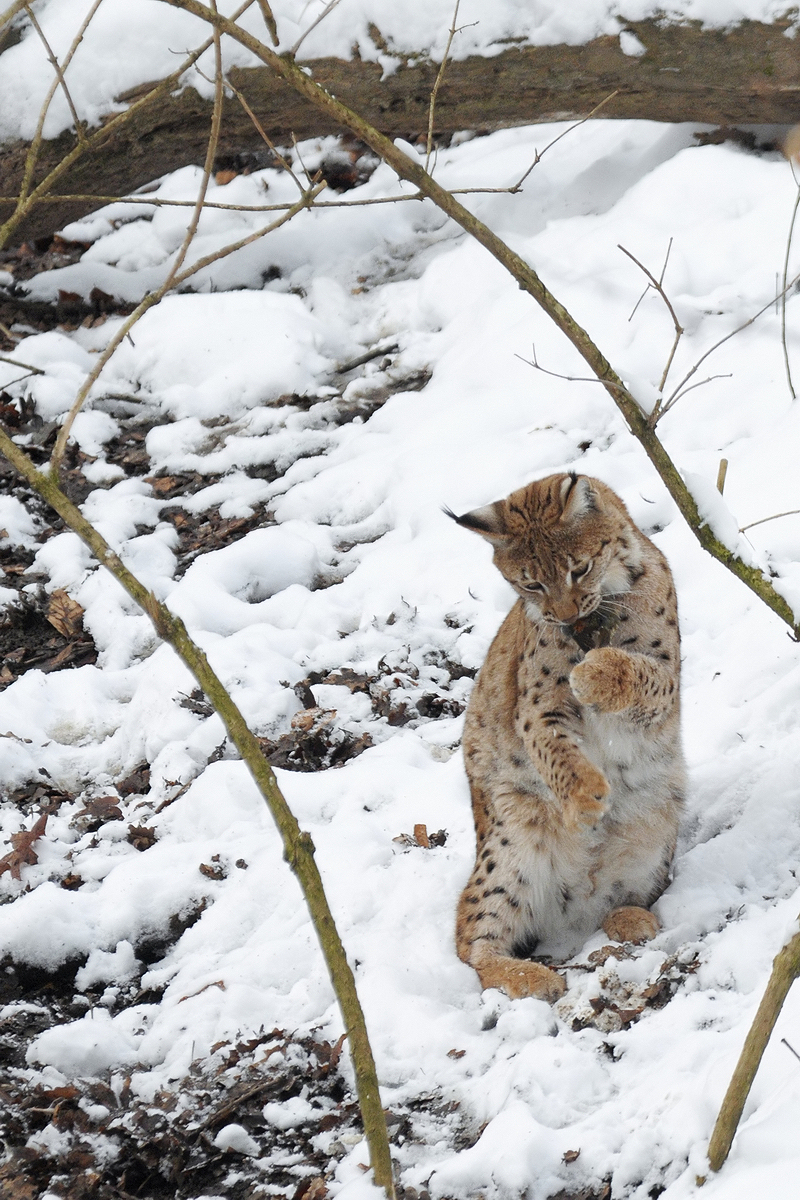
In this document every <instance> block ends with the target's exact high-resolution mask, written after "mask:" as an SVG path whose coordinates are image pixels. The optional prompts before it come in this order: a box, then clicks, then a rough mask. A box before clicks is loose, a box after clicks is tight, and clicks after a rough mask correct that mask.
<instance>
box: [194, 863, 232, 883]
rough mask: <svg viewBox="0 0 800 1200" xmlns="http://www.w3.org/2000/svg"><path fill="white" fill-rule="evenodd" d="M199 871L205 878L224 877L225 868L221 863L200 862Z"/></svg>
mask: <svg viewBox="0 0 800 1200" xmlns="http://www.w3.org/2000/svg"><path fill="white" fill-rule="evenodd" d="M200 872H201V874H203V875H205V877H206V878H207V879H225V878H226V873H225V868H224V867H223V866H222V864H221V863H214V864H213V865H212V864H210V863H200Z"/></svg>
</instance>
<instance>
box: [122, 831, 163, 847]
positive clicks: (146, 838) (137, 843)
mask: <svg viewBox="0 0 800 1200" xmlns="http://www.w3.org/2000/svg"><path fill="white" fill-rule="evenodd" d="M128 841H129V842H130V844H131V845H132V846H133V848H134V850H142V851H144V850H149V849H150V847H151V846H154V845H155V844H156V842H157V841H158V838H157V837H156V831H155V829H148V828H147V826H146V825H129V826H128Z"/></svg>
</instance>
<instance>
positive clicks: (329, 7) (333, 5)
mask: <svg viewBox="0 0 800 1200" xmlns="http://www.w3.org/2000/svg"><path fill="white" fill-rule="evenodd" d="M340 3H341V0H330V3H329V4H327V5H326V6H325V8H324V9H323V10H322V12H321V13H320V14H319V16H318V17H317V19H316V20H315V21H312V22H311V24H310V25H309V27H308V29H306V30H305V31H304V32H303V33H301V34H300V37H299V38H298V39H297V41H296V42H295V44H294V45H293V46H292V48H291V50H290V51H289V57H290V58H294V57H295V56H296V54H297V51H298V50H299V49H300V47H301V46H302V44H303V42H304V41H305V40H306V38H307V37H308V35H309V34H310V33H311V30H312V29H316V28H317V26H318V25H319V24H320V22H321V21H324V20H325V18H326V17H327V15H328V13H330V12H333V10H334V9H335V8H336V5H337V4H340ZM271 33H272V31H271V30H270V35H271ZM273 42H274V39H273ZM277 44H278V43H277V42H274V45H276V46H277Z"/></svg>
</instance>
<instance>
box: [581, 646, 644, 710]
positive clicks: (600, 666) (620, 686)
mask: <svg viewBox="0 0 800 1200" xmlns="http://www.w3.org/2000/svg"><path fill="white" fill-rule="evenodd" d="M569 684H570V687H571V688H572V692H573V695H574V696H575V698H576V700H579V701H580V703H581V704H596V705H597V707H598V708H599V709H601V710H602V711H603V712H621V711H622V710H623V709H624V708H629V707H630V705H631V704H633V701H634V698H635V696H634V689H635V685H636V675H635V670H634V666H633V663H632V662H631V657H630V655H629V654H627V653H626V652H625V651H624V650H616V649H614V648H613V647H610V646H605V647H602V648H601V649H599V650H590V651H589V653H588V654H587V655H586V657H585V659H584V660H583V662H581V663H578V665H577V666H576V667H573V669H572V671H571V672H570V676H569Z"/></svg>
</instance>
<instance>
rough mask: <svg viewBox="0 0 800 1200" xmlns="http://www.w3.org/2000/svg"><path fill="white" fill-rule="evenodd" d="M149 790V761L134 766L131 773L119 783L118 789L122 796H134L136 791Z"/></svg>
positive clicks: (137, 792) (138, 792)
mask: <svg viewBox="0 0 800 1200" xmlns="http://www.w3.org/2000/svg"><path fill="white" fill-rule="evenodd" d="M149 790H150V764H149V763H148V762H141V763H139V765H138V767H134V769H133V770H132V771H131V773H130V775H128V776H127V777H126V778H125V779H122V780H121V781H120V782H119V783H118V784H117V791H118V792H119V794H120V796H132V795H133V794H134V793H136V794H140V793H142V792H148V791H149Z"/></svg>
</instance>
